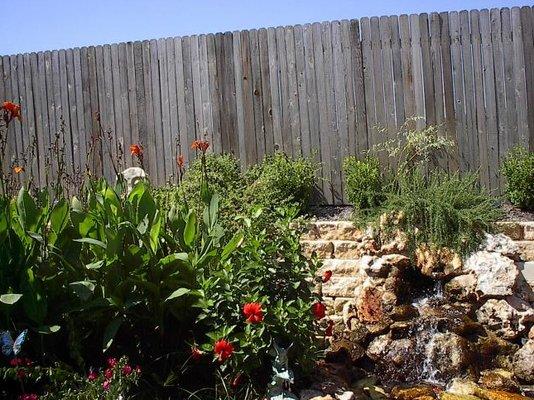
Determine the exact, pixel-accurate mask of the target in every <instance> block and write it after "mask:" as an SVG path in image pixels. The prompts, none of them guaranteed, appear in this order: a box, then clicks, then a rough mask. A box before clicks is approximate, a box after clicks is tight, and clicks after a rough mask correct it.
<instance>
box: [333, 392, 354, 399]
mask: <svg viewBox="0 0 534 400" xmlns="http://www.w3.org/2000/svg"><path fill="white" fill-rule="evenodd" d="M336 400H357V398H356V395H355V394H354V392H351V391H346V392H343V393H341V394H336Z"/></svg>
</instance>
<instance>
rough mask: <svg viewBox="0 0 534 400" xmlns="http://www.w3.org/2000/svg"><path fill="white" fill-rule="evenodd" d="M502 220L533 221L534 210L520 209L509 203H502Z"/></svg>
mask: <svg viewBox="0 0 534 400" xmlns="http://www.w3.org/2000/svg"><path fill="white" fill-rule="evenodd" d="M501 207H502V210H503V211H504V216H503V218H501V220H503V221H523V222H525V221H534V211H527V210H521V209H519V208H517V207H515V206H513V205H512V204H510V203H504V204H502V206H501Z"/></svg>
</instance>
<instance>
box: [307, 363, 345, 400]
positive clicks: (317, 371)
mask: <svg viewBox="0 0 534 400" xmlns="http://www.w3.org/2000/svg"><path fill="white" fill-rule="evenodd" d="M353 378H354V376H353V373H352V370H351V369H350V368H348V367H347V365H346V364H344V363H329V362H326V361H325V360H320V361H318V362H316V363H315V368H314V371H313V375H312V379H313V382H314V383H313V385H312V387H311V388H310V389H313V390H318V391H321V392H322V393H325V394H330V395H334V394H336V393H340V392H343V391H345V390H346V389H348V388H349V387H350V383H351V382H352V380H353Z"/></svg>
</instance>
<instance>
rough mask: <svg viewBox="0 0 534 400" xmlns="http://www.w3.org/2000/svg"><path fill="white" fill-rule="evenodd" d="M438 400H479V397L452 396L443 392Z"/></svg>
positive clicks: (468, 395) (467, 395)
mask: <svg viewBox="0 0 534 400" xmlns="http://www.w3.org/2000/svg"><path fill="white" fill-rule="evenodd" d="M439 399H440V400H480V397H476V396H472V395H470V394H453V393H448V392H443V393H441V394H440V395H439Z"/></svg>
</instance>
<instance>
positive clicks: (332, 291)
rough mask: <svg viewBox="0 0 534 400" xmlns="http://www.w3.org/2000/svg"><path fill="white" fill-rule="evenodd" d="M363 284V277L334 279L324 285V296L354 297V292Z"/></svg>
mask: <svg viewBox="0 0 534 400" xmlns="http://www.w3.org/2000/svg"><path fill="white" fill-rule="evenodd" d="M362 283H363V278H362V277H361V276H342V277H332V278H331V279H330V281H328V282H327V283H325V284H323V296H326V297H352V296H353V295H354V290H355V289H356V288H357V287H358V286H360V285H361V284H362Z"/></svg>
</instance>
